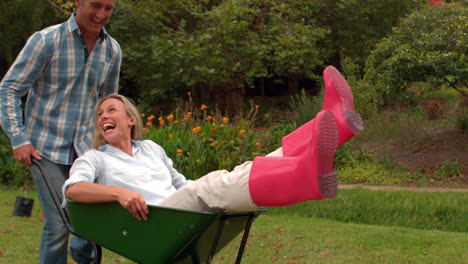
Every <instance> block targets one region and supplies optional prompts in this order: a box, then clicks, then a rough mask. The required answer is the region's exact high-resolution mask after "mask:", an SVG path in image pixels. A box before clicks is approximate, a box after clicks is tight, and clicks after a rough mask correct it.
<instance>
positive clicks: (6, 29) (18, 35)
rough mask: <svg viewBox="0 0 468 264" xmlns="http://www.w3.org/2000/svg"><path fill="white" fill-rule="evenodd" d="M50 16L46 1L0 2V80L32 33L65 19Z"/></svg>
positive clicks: (19, 0)
mask: <svg viewBox="0 0 468 264" xmlns="http://www.w3.org/2000/svg"><path fill="white" fill-rule="evenodd" d="M50 14H54V10H53V9H52V6H51V5H49V3H47V1H35V0H2V1H1V2H0V79H1V77H2V76H3V74H5V73H6V71H7V70H8V67H9V66H10V65H11V64H12V63H13V61H14V60H15V58H16V56H17V55H18V53H19V52H20V50H21V49H22V48H23V45H24V43H25V42H26V40H27V39H28V38H29V36H30V35H31V34H32V33H34V32H35V31H38V30H40V29H42V28H43V27H45V26H49V25H52V24H55V23H58V22H59V21H62V20H63V19H65V18H64V17H61V16H58V15H57V14H56V15H57V16H54V15H52V16H51V15H50ZM19 18H21V19H19Z"/></svg>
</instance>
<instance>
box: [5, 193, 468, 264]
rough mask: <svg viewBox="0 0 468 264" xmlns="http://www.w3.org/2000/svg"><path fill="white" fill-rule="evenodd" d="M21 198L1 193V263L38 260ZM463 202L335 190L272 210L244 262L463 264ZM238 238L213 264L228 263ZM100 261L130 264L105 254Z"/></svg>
mask: <svg viewBox="0 0 468 264" xmlns="http://www.w3.org/2000/svg"><path fill="white" fill-rule="evenodd" d="M22 195H23V194H22V192H20V191H12V190H1V191H0V263H12V264H29V263H35V262H37V258H38V246H39V237H40V232H41V227H42V222H41V219H40V206H39V204H38V200H37V198H36V195H35V194H34V193H33V194H31V197H32V198H35V199H36V204H35V205H34V209H33V214H32V216H31V217H29V218H27V217H16V216H12V212H13V207H14V202H15V197H16V196H22ZM467 198H468V197H467V194H466V193H414V192H406V191H392V192H390V191H389V192H387V191H369V190H363V189H352V190H340V192H339V196H338V198H337V199H334V200H325V201H318V202H317V201H314V202H306V203H303V204H300V205H296V206H291V207H285V208H272V209H270V210H269V211H268V212H267V213H266V214H265V215H263V216H261V217H260V218H259V219H258V220H257V221H256V222H255V224H254V225H253V228H252V230H251V235H250V237H249V242H248V247H247V249H246V252H245V254H244V258H243V263H466V261H467V259H468V254H467V253H466V245H467V244H468V236H467V233H466V232H467V229H466V228H467V224H466V223H467V222H468V219H467V210H466V204H467ZM327 218H328V219H327ZM331 219H339V220H340V221H335V220H331ZM345 222H355V223H345ZM366 222H370V223H372V224H363V223H366ZM358 223H360V224H358ZM392 225H393V226H392ZM408 226H412V227H414V228H408ZM418 228H423V229H442V230H465V231H464V232H448V231H440V230H421V229H418ZM239 240H240V237H239V238H237V239H236V240H235V241H233V242H232V243H231V244H230V245H228V247H226V248H225V249H223V250H222V251H221V252H220V253H219V254H218V255H217V256H216V257H215V261H214V263H233V262H234V258H235V255H236V254H237V252H236V250H237V247H238V243H239ZM70 263H72V262H70ZM103 263H104V264H106V263H133V262H132V261H129V260H127V259H125V258H123V257H121V256H119V255H117V254H114V253H112V252H109V251H107V250H105V251H104V260H103Z"/></svg>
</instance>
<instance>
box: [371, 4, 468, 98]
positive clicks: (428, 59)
mask: <svg viewBox="0 0 468 264" xmlns="http://www.w3.org/2000/svg"><path fill="white" fill-rule="evenodd" d="M466 21H467V7H466V5H464V4H458V3H454V4H448V5H442V6H434V7H427V8H423V9H421V10H419V11H416V12H414V13H413V14H412V15H411V16H409V17H408V18H407V19H405V20H403V21H402V23H400V25H398V26H397V27H396V28H395V30H394V31H393V33H392V34H391V35H389V36H388V37H387V38H385V39H383V40H382V41H381V42H380V43H379V44H378V45H377V48H376V49H375V50H374V51H373V52H372V53H371V55H370V56H369V57H368V59H367V62H366V78H367V79H368V80H370V81H371V82H372V83H374V84H379V88H378V92H379V95H380V96H381V98H382V100H383V102H384V104H385V105H397V104H399V103H401V102H402V101H404V98H405V96H406V90H407V88H408V87H410V86H411V85H412V84H413V83H416V82H421V81H424V82H427V83H429V84H431V85H432V87H435V86H440V85H442V84H448V85H449V86H450V87H451V88H454V89H456V90H458V91H459V92H460V93H463V91H462V90H461V89H462V87H464V86H466V74H467V69H468V67H467V60H466V54H467V52H468V50H467V45H466V40H467V39H466V36H467V30H468V28H467V27H466Z"/></svg>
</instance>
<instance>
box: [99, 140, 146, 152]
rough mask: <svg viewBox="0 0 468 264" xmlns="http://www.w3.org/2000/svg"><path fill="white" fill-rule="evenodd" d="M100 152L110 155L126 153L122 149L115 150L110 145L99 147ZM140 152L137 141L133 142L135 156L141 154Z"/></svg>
mask: <svg viewBox="0 0 468 264" xmlns="http://www.w3.org/2000/svg"><path fill="white" fill-rule="evenodd" d="M98 150H99V151H101V152H110V153H116V154H123V153H124V152H122V151H121V150H120V149H118V148H115V147H113V146H112V145H110V144H105V145H102V146H100V147H99V149H98ZM139 150H140V149H139V146H138V144H136V141H135V140H132V153H133V155H135V154H136V153H137V152H139ZM125 155H127V154H125Z"/></svg>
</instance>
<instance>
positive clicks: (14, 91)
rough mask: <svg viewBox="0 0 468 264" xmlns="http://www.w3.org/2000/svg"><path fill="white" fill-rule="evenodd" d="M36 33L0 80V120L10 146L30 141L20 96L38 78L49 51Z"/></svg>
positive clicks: (18, 145) (42, 39) (14, 147)
mask: <svg viewBox="0 0 468 264" xmlns="http://www.w3.org/2000/svg"><path fill="white" fill-rule="evenodd" d="M47 49H48V48H47V45H46V42H45V40H44V38H43V37H42V35H41V34H40V33H35V34H34V35H32V36H31V37H30V38H29V39H28V41H27V42H26V45H25V46H24V47H23V49H22V50H21V52H20V54H19V55H18V57H17V58H16V60H15V61H14V63H13V65H12V66H11V67H10V69H9V70H8V72H7V74H6V75H5V77H4V78H3V80H2V82H1V83H0V106H1V107H0V123H1V125H2V128H3V130H4V131H5V133H6V134H7V135H8V137H9V138H10V140H11V145H12V147H13V149H16V148H18V147H21V146H24V145H26V144H30V143H31V142H30V141H29V139H28V138H27V137H26V132H25V127H24V123H23V111H22V109H21V97H22V96H24V95H25V94H26V93H27V92H28V91H29V89H31V87H32V85H33V84H34V83H35V82H36V81H37V80H38V78H39V76H40V74H41V72H42V70H43V69H44V67H45V65H46V64H47V60H48V58H49V56H50V54H49V53H50V52H48V50H47Z"/></svg>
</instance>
